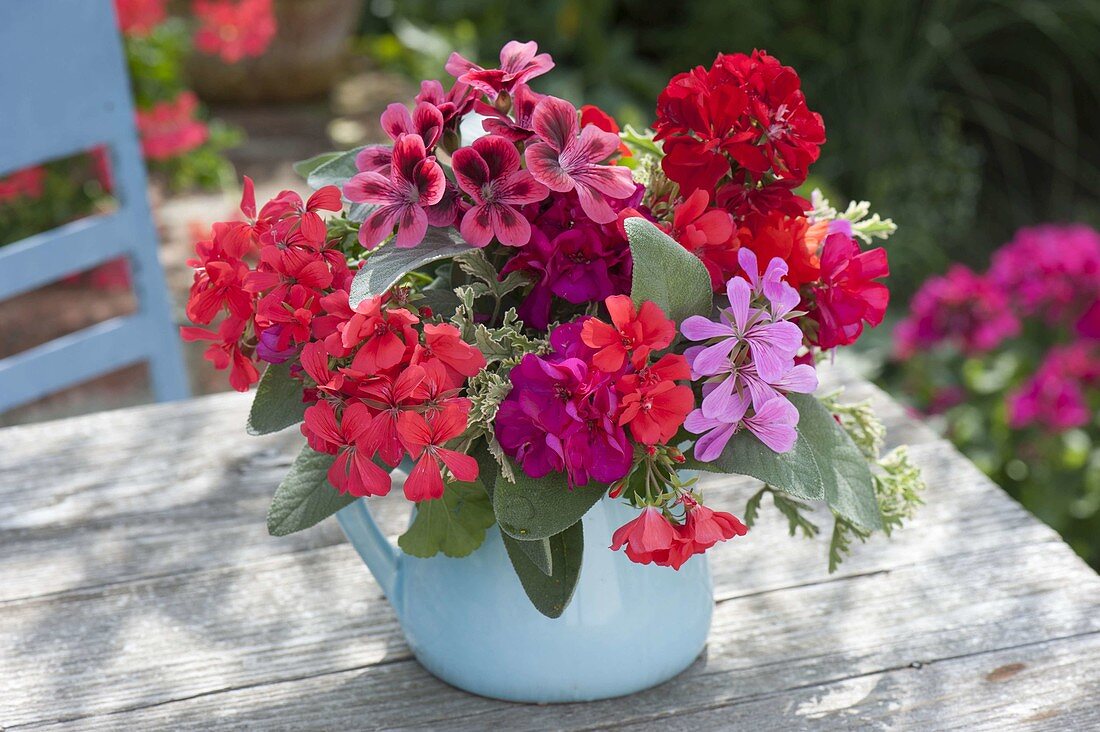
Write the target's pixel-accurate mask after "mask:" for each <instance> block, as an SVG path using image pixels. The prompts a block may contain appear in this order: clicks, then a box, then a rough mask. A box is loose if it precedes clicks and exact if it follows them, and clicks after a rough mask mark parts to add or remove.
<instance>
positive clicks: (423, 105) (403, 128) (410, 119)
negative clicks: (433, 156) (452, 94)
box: [380, 102, 443, 150]
mask: <svg viewBox="0 0 1100 732" xmlns="http://www.w3.org/2000/svg"><path fill="white" fill-rule="evenodd" d="M380 121H381V123H382V129H383V130H385V132H386V134H387V135H389V136H390V139H392V140H398V139H400V138H401V136H402V135H420V137H421V139H423V140H424V147H426V148H427V149H429V150H430V149H432V148H433V147H435V144H436V143H437V142H439V138H440V137H441V136H442V135H443V113H442V112H440V111H439V109H438V108H437V107H436V106H435V105H434V104H429V103H428V102H420V103H418V104H417V105H416V108H415V109H414V110H413V111H412V112H409V108H408V107H406V106H405V105H404V104H398V103H397V102H394V103H393V104H391V105H389V106H388V107H386V111H385V112H383V113H382V117H381V119H380Z"/></svg>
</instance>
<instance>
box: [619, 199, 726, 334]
mask: <svg viewBox="0 0 1100 732" xmlns="http://www.w3.org/2000/svg"><path fill="white" fill-rule="evenodd" d="M623 226H624V227H625V228H626V233H627V237H628V238H629V239H630V253H631V256H632V257H633V258H634V274H633V281H632V283H631V286H630V296H631V298H633V300H634V303H635V304H636V305H638V306H641V304H642V303H643V302H645V301H646V300H651V301H653V302H654V303H656V304H657V305H658V306H659V307H660V308H661V310H663V311H664V312H665V314H666V315H668V317H670V318H672V319H673V320H674V321H676V322H677V323H680V322H683V320H684V319H685V318H687V317H689V316H692V315H709V314H710V311H711V304H712V301H713V292H712V290H711V287H710V275H709V274H707V268H706V267H704V266H703V263H702V262H701V261H699V258H698V257H696V256H695V255H694V254H692V253H691V252H689V251H688V250H687V249H684V248H683V247H682V246H680V245H679V244H678V243H677V242H676V241H675V240H674V239H672V237H670V236H669V235H668V234H666V233H664V232H663V231H661V230H660V229H658V228H657V227H656V226H654V225H653V224H652V223H650V222H649V221H646V220H645V219H643V218H630V219H627V220H626V221H625V222H624V223H623Z"/></svg>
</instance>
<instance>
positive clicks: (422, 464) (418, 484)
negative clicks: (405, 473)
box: [405, 452, 443, 502]
mask: <svg viewBox="0 0 1100 732" xmlns="http://www.w3.org/2000/svg"><path fill="white" fill-rule="evenodd" d="M442 495H443V476H442V475H441V474H440V472H439V464H438V463H436V461H435V458H434V457H432V455H431V454H430V453H427V452H425V453H424V454H423V455H421V456H420V459H419V460H417V461H416V465H415V466H413V469H412V470H411V471H410V472H409V477H407V478H405V498H408V499H409V500H410V501H417V502H419V501H431V500H434V499H436V498H440V497H441V496H442Z"/></svg>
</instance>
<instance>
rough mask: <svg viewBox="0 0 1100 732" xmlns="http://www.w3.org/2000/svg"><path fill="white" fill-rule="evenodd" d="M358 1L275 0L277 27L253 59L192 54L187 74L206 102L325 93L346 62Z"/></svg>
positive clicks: (289, 98) (308, 96) (360, 2)
mask: <svg viewBox="0 0 1100 732" xmlns="http://www.w3.org/2000/svg"><path fill="white" fill-rule="evenodd" d="M362 10H363V0H275V15H276V19H277V20H278V23H279V30H278V33H277V35H276V36H275V39H274V41H272V43H271V46H270V47H269V48H268V49H267V51H266V52H265V53H264V55H263V56H260V57H259V58H251V59H245V60H243V61H241V62H239V63H236V64H227V63H225V62H224V61H222V60H221V59H220V58H218V57H217V56H207V55H205V54H199V53H195V54H193V55H192V56H191V58H190V59H189V61H188V74H189V76H190V77H191V83H192V85H193V86H194V89H195V91H196V92H198V94H199V95H200V96H201V97H202V98H203V99H205V100H207V101H210V102H232V103H246V104H247V103H260V102H277V101H298V100H305V99H314V98H317V97H322V96H324V95H325V94H327V93H328V92H329V90H330V89H331V88H332V85H333V83H334V82H335V81H336V80H337V79H338V77H339V74H340V72H341V70H342V69H343V68H344V65H345V62H346V61H347V54H348V42H349V41H350V39H351V37H352V35H353V34H354V33H355V31H356V29H357V28H358V25H359V17H360V15H361V14H362Z"/></svg>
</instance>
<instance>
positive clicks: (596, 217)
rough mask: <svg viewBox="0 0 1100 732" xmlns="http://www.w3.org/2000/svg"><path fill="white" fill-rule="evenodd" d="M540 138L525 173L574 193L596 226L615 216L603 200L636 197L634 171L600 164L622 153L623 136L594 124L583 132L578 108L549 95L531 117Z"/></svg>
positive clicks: (530, 149)
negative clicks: (620, 145) (527, 172)
mask: <svg viewBox="0 0 1100 732" xmlns="http://www.w3.org/2000/svg"><path fill="white" fill-rule="evenodd" d="M532 125H533V127H534V129H535V134H536V135H538V136H539V137H540V138H541V140H542V141H541V142H536V143H533V144H530V145H528V146H527V150H526V151H525V153H524V155H525V157H526V159H527V169H528V170H530V171H531V175H533V176H534V177H535V180H537V181H538V182H539V183H542V184H543V185H544V186H546V187H547V188H549V189H550V190H552V191H556V192H558V193H565V192H567V191H572V190H576V192H577V198H578V199H579V200H580V204H581V208H582V209H584V213H585V214H586V215H587V216H588V218H590V219H592V221H594V222H596V223H597V224H608V223H611V222H612V221H614V220H615V217H616V214H615V211H614V210H612V208H611V206H609V205H608V203H607V200H606V198H605V197H609V198H616V199H621V198H628V197H629V196H631V195H632V194H633V193H634V178H633V177H632V176H631V174H630V169H629V168H625V167H620V166H617V165H600V164H599V163H602V162H603V161H605V160H607V159H608V158H610V157H611V156H612V155H614V154H615V153H616V152H618V150H619V136H618V135H616V134H614V133H613V132H604V131H603V130H601V129H600V128H599V127H596V126H595V125H588V126H586V127H585V128H584V129H583V130H580V135H579V136H578V135H577V131H578V127H579V126H580V123H579V122H578V120H577V109H576V107H574V106H573V105H572V104H570V103H569V102H567V101H565V100H564V99H558V98H557V97H546V98H545V99H543V100H542V101H541V102H539V103H538V106H536V107H535V112H534V115H533V118H532Z"/></svg>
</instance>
